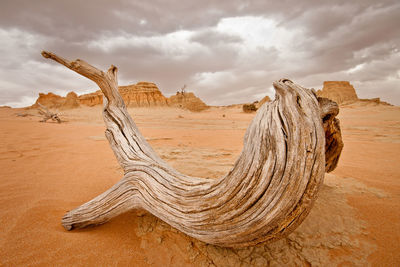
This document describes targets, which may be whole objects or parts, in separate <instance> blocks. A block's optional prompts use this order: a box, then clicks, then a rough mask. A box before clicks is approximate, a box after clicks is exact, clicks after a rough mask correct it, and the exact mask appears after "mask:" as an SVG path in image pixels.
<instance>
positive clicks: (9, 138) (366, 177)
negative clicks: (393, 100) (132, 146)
mask: <svg viewBox="0 0 400 267" xmlns="http://www.w3.org/2000/svg"><path fill="white" fill-rule="evenodd" d="M128 110H129V113H130V114H131V116H132V117H133V119H134V121H135V122H136V124H137V125H138V127H139V129H140V130H141V132H142V134H143V135H144V136H145V137H146V139H147V140H148V141H149V143H150V144H151V145H152V146H153V148H154V149H155V151H156V152H157V153H158V154H159V155H160V156H161V157H162V158H163V159H164V160H165V161H167V162H168V163H169V164H171V165H172V166H173V167H175V168H176V169H177V170H179V171H181V172H183V173H185V174H190V175H195V176H199V177H215V178H217V177H219V176H222V175H224V174H225V173H226V172H228V171H229V170H230V168H231V167H232V166H233V164H234V162H235V159H236V158H237V157H238V155H239V154H240V152H241V149H242V146H243V136H244V134H245V131H246V128H247V126H248V124H249V123H250V121H251V120H252V118H253V117H254V113H250V114H248V113H243V111H242V109H241V106H231V107H210V108H209V109H207V110H204V111H201V112H190V111H187V110H183V109H179V108H174V107H154V108H129V109H128ZM18 114H19V115H21V114H24V116H18ZM61 118H62V119H63V120H65V122H64V123H61V124H58V123H53V122H47V123H39V122H38V121H39V120H40V119H41V118H40V116H39V115H38V113H37V110H35V109H30V110H25V109H14V108H7V107H2V108H0V142H1V145H0V177H1V178H0V205H1V210H0V225H1V231H0V265H1V266H368V265H371V266H399V265H400V164H399V162H400V107H396V106H388V105H380V104H373V103H367V104H361V103H354V104H350V105H344V106H341V108H340V114H339V119H340V121H341V128H342V135H343V141H344V149H343V152H342V155H341V158H340V160H339V164H338V167H337V168H336V170H334V171H333V172H332V173H329V174H326V175H325V181H324V185H323V187H322V189H321V191H320V193H319V197H318V199H317V201H316V203H315V206H314V207H313V209H312V211H311V213H310V215H309V216H308V217H307V218H306V220H305V221H304V222H303V223H302V225H300V227H299V228H298V229H296V230H295V231H294V232H293V233H292V234H290V235H289V236H288V237H287V238H284V239H282V240H279V241H277V242H274V243H268V244H260V245H258V246H255V247H247V248H241V249H231V248H222V247H217V246H213V245H208V244H205V243H203V242H200V241H197V240H195V239H193V238H191V237H188V236H186V235H184V234H182V233H180V232H178V231H177V230H175V229H174V228H172V227H170V226H169V225H167V224H166V223H164V222H162V221H161V220H159V219H157V218H156V217H154V216H152V215H151V214H149V213H147V212H144V211H141V210H132V211H130V212H127V213H125V214H123V215H121V216H119V217H116V218H114V219H112V220H111V221H110V222H108V223H106V224H104V225H101V226H97V227H90V228H86V229H82V230H74V231H70V232H68V231H66V230H65V229H64V228H63V227H62V226H61V218H62V216H63V215H64V214H65V213H66V212H67V211H69V210H71V209H74V208H76V207H77V206H79V205H81V204H83V203H84V202H86V201H89V200H90V199H92V198H93V197H95V196H97V195H99V194H100V193H102V192H103V191H105V190H106V189H108V188H109V187H111V186H112V185H113V184H115V183H116V182H117V181H118V180H119V179H120V178H122V175H123V172H122V169H121V168H120V166H119V165H118V163H117V161H116V159H115V156H114V154H113V152H112V150H111V148H110V146H109V144H108V142H107V140H106V138H105V137H104V130H105V126H104V123H103V121H102V116H101V107H100V106H94V107H81V108H77V109H71V110H65V111H63V112H62V114H61Z"/></svg>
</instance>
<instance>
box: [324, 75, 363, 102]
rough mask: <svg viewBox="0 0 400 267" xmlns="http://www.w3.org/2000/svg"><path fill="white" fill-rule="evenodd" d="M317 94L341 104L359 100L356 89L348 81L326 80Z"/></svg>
mask: <svg viewBox="0 0 400 267" xmlns="http://www.w3.org/2000/svg"><path fill="white" fill-rule="evenodd" d="M317 95H318V96H319V97H325V98H329V99H330V100H333V101H335V102H336V103H338V104H339V105H341V104H346V103H348V104H349V103H354V102H357V101H358V96H357V93H356V90H355V89H354V87H353V85H351V84H350V82H347V81H326V82H324V87H323V88H322V90H318V91H317Z"/></svg>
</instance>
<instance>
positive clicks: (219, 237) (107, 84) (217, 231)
mask: <svg viewBox="0 0 400 267" xmlns="http://www.w3.org/2000/svg"><path fill="white" fill-rule="evenodd" d="M42 55H43V56H44V57H45V58H50V59H52V60H55V61H56V62H58V63H60V64H62V65H64V66H66V67H68V68H70V69H71V70H73V71H75V72H77V73H79V74H81V75H83V76H85V77H87V78H89V79H91V80H92V81H94V82H95V83H96V84H97V85H98V86H99V87H100V89H101V90H102V92H103V93H104V109H103V117H104V122H105V124H106V126H107V130H106V132H105V134H106V137H107V139H108V141H109V143H110V146H111V148H112V149H113V151H114V154H115V156H116V158H117V160H118V162H119V164H120V165H121V166H122V168H123V170H124V173H125V174H124V177H123V178H122V180H121V181H120V182H118V183H117V184H116V185H114V186H113V187H112V188H110V189H109V190H108V191H106V192H104V193H103V194H101V195H99V196H98V197H96V198H94V199H93V200H91V201H89V202H87V203H85V204H83V205H82V206H80V207H78V208H76V209H74V210H72V211H70V212H68V213H67V214H66V215H65V216H64V217H63V219H62V225H63V226H64V227H65V229H67V230H71V229H74V228H81V227H85V226H88V225H97V224H102V223H105V222H107V221H108V220H109V219H111V218H113V217H115V216H117V215H119V214H121V213H123V212H126V211H128V210H131V209H145V210H147V211H149V212H150V213H152V214H153V215H155V216H157V217H158V218H160V219H161V220H163V221H165V222H167V223H168V224H170V225H171V226H173V227H175V228H176V229H178V230H180V231H182V232H183V233H185V234H187V235H189V236H192V237H195V238H197V239H199V240H202V241H204V242H207V243H211V244H215V245H219V246H226V247H243V246H249V245H255V244H258V243H261V242H264V241H268V240H270V241H271V240H276V239H279V238H281V237H284V236H286V235H287V234H289V233H290V232H291V231H293V230H294V229H295V228H296V227H297V226H298V225H299V224H300V223H301V222H302V221H303V220H304V218H305V217H306V216H307V214H308V213H309V211H310V209H311V208H312V206H313V203H314V200H315V199H316V197H317V194H318V190H319V188H320V186H321V184H322V182H323V178H324V173H325V132H324V128H323V124H322V119H321V118H322V112H321V108H320V106H319V102H318V100H317V98H316V97H315V95H314V93H313V92H312V91H311V90H308V89H306V88H303V87H301V86H299V85H296V84H294V83H293V82H292V81H290V80H287V79H281V80H279V81H276V82H274V84H273V85H274V87H275V90H276V98H275V100H274V101H272V102H270V103H266V104H264V105H263V106H262V107H261V108H260V109H259V110H258V112H257V114H256V116H255V118H254V119H253V121H252V123H251V124H250V126H249V127H248V129H247V132H246V135H245V137H244V148H243V151H242V153H241V155H240V156H239V158H238V159H237V161H236V163H235V165H234V167H233V168H232V169H231V171H229V173H228V174H227V175H226V176H224V177H221V178H219V179H206V178H198V177H192V176H187V175H184V174H182V173H179V172H178V171H176V170H174V169H173V168H172V167H170V166H169V165H168V164H167V163H166V162H164V161H163V160H162V159H161V158H160V157H159V156H158V155H157V154H156V153H155V152H154V151H153V149H152V148H151V147H150V145H149V144H148V143H147V141H146V140H145V138H144V137H143V136H142V135H141V133H140V132H139V130H138V128H137V127H136V125H135V123H134V121H133V120H132V118H131V117H130V115H129V114H128V112H127V109H126V108H125V105H124V102H123V100H122V98H121V96H120V95H119V93H118V90H117V88H118V83H117V68H116V67H115V66H111V67H110V68H109V70H108V71H107V72H103V71H101V70H98V69H97V68H95V67H93V66H91V65H89V64H88V63H86V62H84V61H82V60H75V61H68V60H66V59H63V58H61V57H59V56H57V55H55V54H52V53H49V52H45V51H43V52H42Z"/></svg>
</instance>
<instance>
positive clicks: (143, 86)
mask: <svg viewBox="0 0 400 267" xmlns="http://www.w3.org/2000/svg"><path fill="white" fill-rule="evenodd" d="M118 90H119V93H120V94H121V96H122V99H123V100H124V102H125V104H126V106H128V107H154V106H167V105H168V100H167V98H166V97H165V96H164V95H163V94H162V93H161V92H160V90H159V89H158V88H157V85H156V84H154V83H150V82H138V83H137V84H136V85H127V86H119V87H118Z"/></svg>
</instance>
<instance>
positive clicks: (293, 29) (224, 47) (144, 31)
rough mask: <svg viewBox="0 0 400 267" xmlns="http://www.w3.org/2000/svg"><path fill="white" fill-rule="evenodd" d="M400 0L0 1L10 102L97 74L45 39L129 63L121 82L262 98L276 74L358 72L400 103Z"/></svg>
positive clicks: (300, 76) (357, 78)
mask: <svg viewBox="0 0 400 267" xmlns="http://www.w3.org/2000/svg"><path fill="white" fill-rule="evenodd" d="M399 16H400V3H398V1H396V0H393V1H392V0H383V1H379V2H377V1H375V0H362V1H361V0H360V1H344V0H333V1H317V0H312V1H288V0H281V1H265V0H259V1H258V0H257V1H243V0H240V1H239V0H232V1H211V0H204V1H177V0H172V1H161V0H157V1H155V0H151V1H128V0H117V1H106V0H98V1H77V0H70V1H50V0H48V1H44V0H42V1H27V0H25V1H22V0H13V1H9V0H5V1H4V0H3V1H2V7H1V9H0V60H1V62H2V65H1V66H0V90H1V91H2V94H1V97H0V105H1V104H5V103H12V104H18V103H19V104H20V105H22V104H29V103H28V102H29V101H31V100H32V99H34V97H35V96H36V95H37V93H38V92H39V91H53V92H58V93H60V94H65V93H66V92H67V91H69V90H75V91H77V92H78V93H80V92H84V91H85V92H87V90H88V88H93V89H95V88H96V87H95V85H94V84H93V83H91V82H90V81H87V80H85V79H84V78H82V77H80V76H78V75H76V74H74V73H71V72H70V71H68V70H67V69H65V68H63V67H61V66H56V65H55V64H54V63H52V62H49V61H48V60H47V61H46V60H45V59H43V58H42V57H41V55H40V51H41V50H43V49H46V50H50V51H53V52H55V53H58V54H60V55H62V56H64V57H66V58H70V59H75V58H82V59H84V60H86V61H88V62H90V63H92V64H93V65H96V66H98V67H99V68H102V69H106V68H108V66H109V65H110V64H115V65H117V66H118V67H119V69H120V72H119V78H120V83H121V84H126V83H132V82H137V81H140V80H148V81H153V82H156V83H157V84H158V85H159V87H160V88H161V90H162V91H163V92H164V93H165V94H167V95H168V94H172V93H174V92H175V91H176V90H177V89H179V88H180V87H181V86H182V85H183V84H187V85H188V89H189V90H193V91H195V92H196V94H198V95H199V96H201V97H203V98H204V99H205V101H206V102H208V103H209V104H230V103H238V102H247V101H252V100H256V99H257V98H258V97H260V96H262V95H264V94H267V93H268V94H270V95H271V96H272V94H273V92H272V91H271V86H270V84H271V82H272V81H273V80H275V79H279V78H281V77H289V78H291V79H293V80H295V81H297V82H299V83H302V84H303V85H305V86H315V87H318V86H321V85H322V82H323V81H324V80H350V81H351V82H352V83H353V84H354V85H355V86H356V89H357V91H358V93H359V95H360V96H361V97H367V96H368V97H372V96H374V97H376V96H382V98H383V99H385V100H388V101H390V102H392V103H395V104H400V85H399V84H400V83H399V75H400V69H399V67H398V66H399V63H400V62H399V53H400V52H399V49H400V47H399V46H400V28H399V27H398V17H399Z"/></svg>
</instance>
